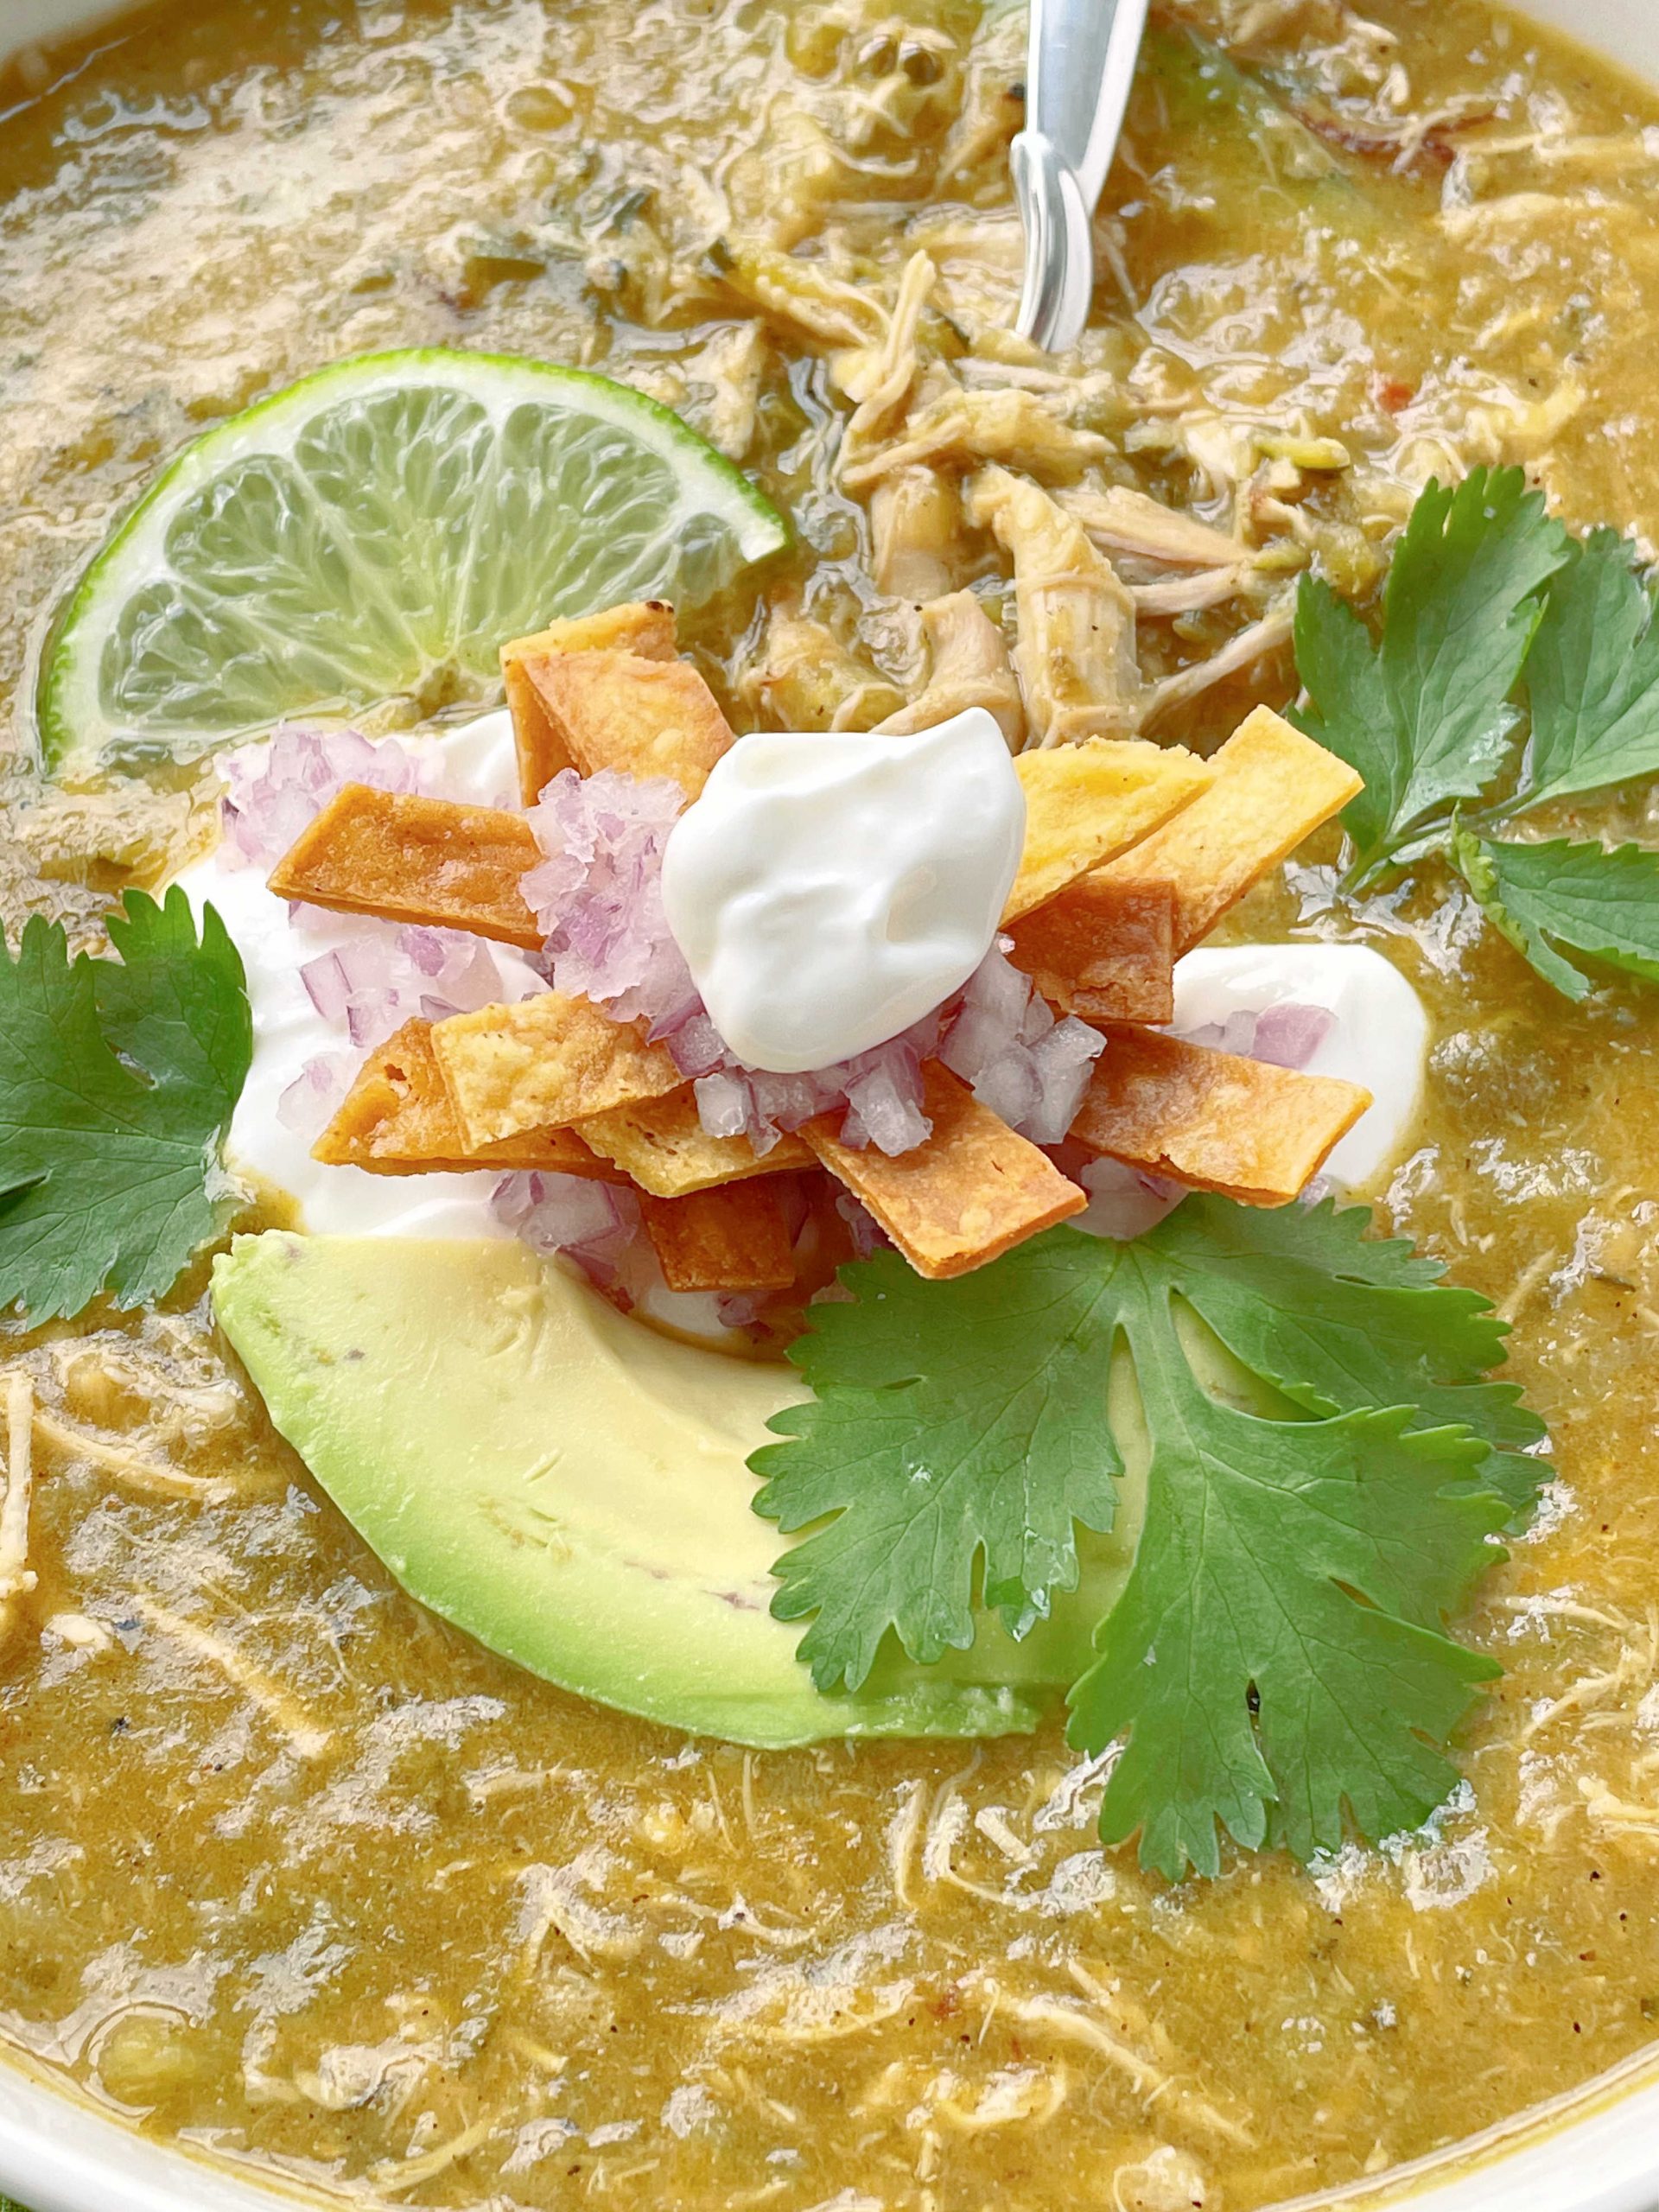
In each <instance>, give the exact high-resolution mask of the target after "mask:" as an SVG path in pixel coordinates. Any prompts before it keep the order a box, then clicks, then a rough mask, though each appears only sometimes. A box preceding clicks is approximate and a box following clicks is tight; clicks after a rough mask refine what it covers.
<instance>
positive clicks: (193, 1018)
mask: <svg viewBox="0 0 1659 2212" xmlns="http://www.w3.org/2000/svg"><path fill="white" fill-rule="evenodd" d="M109 931H110V941H111V944H112V945H113V946H114V948H115V950H116V951H117V952H118V954H119V955H120V957H119V959H118V960H104V959H97V960H94V959H92V958H89V957H88V956H87V955H86V954H85V953H81V954H79V955H78V956H77V957H75V958H74V959H73V960H71V959H70V957H69V950H68V944H67V938H66V936H65V933H64V931H63V928H62V926H61V925H60V924H56V923H48V922H47V921H45V920H44V919H43V918H41V917H40V916H38V915H37V916H35V918H32V919H31V920H30V921H29V922H28V923H27V924H26V925H25V926H24V929H23V932H22V941H21V943H20V944H19V946H18V950H17V954H16V958H15V959H14V958H13V957H12V956H11V953H10V949H9V948H8V947H7V946H6V945H5V944H4V942H3V939H0V1308H4V1307H10V1306H21V1307H22V1311H23V1313H25V1314H26V1315H27V1316H28V1318H29V1319H30V1320H31V1321H45V1320H50V1319H54V1318H56V1317H58V1316H60V1315H68V1314H74V1313H80V1312H81V1311H82V1310H83V1309H84V1308H85V1307H86V1306H88V1305H90V1304H91V1302H92V1300H93V1299H94V1298H96V1297H98V1296H99V1294H102V1293H107V1294H109V1295H110V1296H111V1298H112V1299H113V1300H115V1302H116V1303H117V1304H118V1306H137V1305H142V1304H143V1303H144V1302H145V1301H146V1300H149V1299H153V1298H158V1297H160V1296H161V1295H162V1294H163V1293H164V1292H165V1291H167V1290H169V1289H170V1288H171V1287H172V1286H173V1284H174V1282H175V1281H176V1280H177V1278H178V1277H179V1275H180V1274H181V1273H182V1272H183V1270H184V1268H186V1267H187V1266H188V1263H189V1261H190V1259H191V1257H192V1255H194V1253H195V1252H196V1251H197V1250H198V1249H200V1246H201V1245H203V1244H205V1243H207V1242H208V1241H209V1240H210V1239H211V1238H212V1237H213V1236H216V1235H217V1234H218V1232H219V1229H220V1228H221V1227H222V1225H223V1223H224V1219H225V1216H226V1198H225V1195H224V1194H223V1192H221V1191H220V1190H219V1189H217V1188H216V1187H215V1185H216V1184H217V1183H219V1180H220V1176H219V1146H220V1143H221V1141H222V1139H223V1136H224V1134H225V1131H226V1128H227V1127H228V1125H229V1122H230V1118H231V1114H232V1109H233V1108H234V1107H235V1104H236V1102H237V1099H238V1096H240V1095H241V1090H242V1085H243V1083H244V1081H245V1077H246V1076H247V1072H248V1068H249V1065H250V1063H251V1058H252V1054H253V1026H252V1018H251V1014H250V1012H249V1007H248V998H247V991H246V988H245V981H244V976H243V970H242V962H241V958H240V957H239V955H238V952H237V950H236V947H235V946H234V945H233V944H232V942H231V940H230V938H229V936H228V935H227V933H226V929H225V925H224V924H223V923H222V922H221V921H220V920H219V916H218V915H217V914H216V913H215V912H213V909H212V908H211V907H209V908H207V911H206V912H205V913H204V915H203V918H202V925H201V932H200V938H198V936H197V931H196V925H195V919H194V916H193V914H192V913H191V911H190V906H189V902H188V899H186V898H185V895H184V893H182V892H181V891H179V890H177V889H175V890H173V891H171V892H169V893H168V898H167V902H166V904H165V906H157V905H156V901H155V900H154V899H149V898H146V897H145V896H144V895H143V893H140V892H130V893H128V894H127V899H126V912H125V913H124V914H118V915H114V916H112V917H111V920H110V925H109Z"/></svg>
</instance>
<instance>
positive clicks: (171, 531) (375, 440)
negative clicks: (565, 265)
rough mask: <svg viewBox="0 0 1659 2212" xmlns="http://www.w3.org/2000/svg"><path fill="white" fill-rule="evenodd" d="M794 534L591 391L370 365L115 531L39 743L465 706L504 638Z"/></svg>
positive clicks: (51, 754)
mask: <svg viewBox="0 0 1659 2212" xmlns="http://www.w3.org/2000/svg"><path fill="white" fill-rule="evenodd" d="M788 536H789V532H788V527H787V525H786V524H785V522H784V519H783V518H782V516H780V515H779V513H778V512H777V510H776V509H775V508H774V507H773V506H772V505H771V504H770V503H769V501H767V500H766V499H765V498H764V497H763V496H762V495H761V493H760V492H758V491H757V490H756V489H755V487H754V486H753V485H752V484H751V483H750V482H749V480H747V477H745V476H743V475H742V474H740V472H739V471H738V470H737V469H735V468H734V467H732V465H731V464H730V462H729V461H725V460H723V459H722V458H721V455H720V454H718V453H716V452H715V449H714V448H713V447H712V446H709V445H708V444H706V443H705V442H703V440H702V439H701V438H700V437H698V436H697V435H696V434H695V433H694V432H693V431H691V430H689V429H687V428H686V426H685V425H684V423H682V422H681V421H680V420H679V418H678V416H675V415H671V413H670V412H669V410H667V409H666V408H665V407H659V406H658V404H656V402H655V401H654V400H650V399H646V398H644V397H642V396H641V395H640V394H639V393H638V392H635V391H628V390H627V389H626V386H624V385H617V384H612V383H611V382H610V381H609V380H608V379H607V378H604V377H596V376H590V375H588V374H587V373H585V372H582V371H581V370H576V369H563V368H554V367H550V366H547V365H544V364H543V363H541V362H537V361H530V360H521V359H515V358H512V357H510V356H507V355H505V354H493V353H451V352H446V351H443V350H442V349H438V348H431V349H427V350H423V351H418V352H409V353H370V354H365V355H363V356H361V357H360V358H359V359H355V360H350V361H342V362H340V363H339V364H338V365H336V366H334V367H333V368H328V369H324V370H322V371H321V372H319V373H318V374H317V375H315V376H310V377H307V378H303V379H302V381H301V382H300V383H298V384H296V385H289V388H288V390H287V391H281V392H278V393H277V394H276V396H275V397H273V398H270V399H266V400H262V401H261V402H260V403H259V404H258V405H257V406H255V407H251V408H250V409H248V410H247V411H246V413H245V414H241V415H237V416H232V418H231V419H230V420H229V421H227V422H225V423H220V424H219V426H218V427H217V428H216V429H213V430H210V431H209V432H208V433H207V435H206V436H205V437H203V438H199V439H198V440H197V441H196V442H195V443H194V445H191V446H188V447H187V448H186V449H185V450H184V452H183V453H182V454H180V456H179V458H178V459H177V460H176V461H175V462H174V463H173V465H172V467H170V468H169V469H168V471H167V473H166V474H165V475H164V476H162V479H161V480H160V481H159V482H158V483H156V485H155V486H153V487H152V488H151V489H150V491H149V493H147V494H146V495H145V497H144V498H143V499H142V500H141V501H140V502H139V504H138V505H137V507H136V508H134V509H133V511H132V512H131V513H130V514H129V515H128V517H127V518H126V519H125V521H124V523H123V524H122V525H121V527H120V528H119V529H118V531H117V532H116V534H115V536H114V537H112V538H111V540H110V542H109V543H108V544H107V545H105V548H104V550H102V552H101V553H99V556H98V558H97V559H96V560H95V561H94V562H93V563H92V567H91V568H90V569H88V570H87V572H86V575H85V576H84V577H83V578H82V580H81V582H80V583H79V587H78V588H77V589H76V591H75V593H74V594H73V598H72V599H71V600H70V601H69V603H68V605H67V607H66V608H65V610H64V612H63V613H62V615H61V617H60V620H59V623H58V626H57V629H56V632H55V636H54V641H53V644H52V647H51V649H50V652H49V653H48V658H47V662H46V665H45V670H44V673H43V676H42V679H41V698H40V728H41V750H42V753H43V754H44V756H45V759H46V760H47V763H48V766H51V767H54V768H55V769H57V770H58V771H60V772H65V773H69V774H76V773H85V772H88V771H89V770H92V769H94V768H97V767H98V766H100V765H105V764H110V763H121V764H123V765H127V766H142V765H143V763H144V761H146V760H152V761H153V760H163V759H168V760H181V759H189V758H191V757H193V756H194V755H195V754H198V753H203V752H206V751H207V750H208V749H209V748H210V747H213V746H216V745H221V744H224V743H226V741H230V740H233V739H236V738H240V737H245V736H247V735H250V734H254V733H257V732H259V731H263V730H266V729H269V728H270V726H271V725H272V723H274V722H277V721H281V720H283V717H284V716H286V715H306V714H335V713H358V712H361V711H362V710H363V709H365V708H368V707H372V706H374V705H377V704H378V703H381V702H385V701H389V700H399V699H412V700H414V701H415V702H416V703H417V704H418V705H421V706H424V707H434V706H436V705H439V704H442V703H446V702H448V701H449V700H451V699H454V698H467V697H470V696H482V695H483V694H484V693H486V691H487V690H489V689H490V688H491V687H493V685H494V684H495V683H497V682H498V681H499V664H498V660H497V654H498V652H499V647H500V646H501V645H502V644H503V643H504V642H505V640H506V639H509V638H514V637H521V636H523V635H524V633H525V632H528V631H531V630H537V629H539V628H541V627H542V626H543V625H544V624H545V623H547V622H549V621H550V620H556V618H558V617H560V616H562V615H568V614H582V613H591V612H592V611H594V609H596V608H598V607H609V606H613V605H614V604H616V603H617V602H618V601H622V600H628V599H673V600H677V601H681V602H683V603H695V602H696V601H702V600H705V599H708V598H709V597H710V596H712V595H713V594H715V592H717V591H719V590H721V589H722V588H724V587H725V586H726V585H727V584H728V583H729V582H731V581H732V580H733V578H734V576H736V575H737V574H738V573H739V571H740V570H741V569H743V568H745V567H746V566H747V565H748V564H749V563H752V562H755V561H760V560H762V559H764V558H765V557H766V556H767V555H768V554H771V553H774V552H776V551H777V550H779V548H780V547H781V546H783V545H784V544H785V543H787V541H788Z"/></svg>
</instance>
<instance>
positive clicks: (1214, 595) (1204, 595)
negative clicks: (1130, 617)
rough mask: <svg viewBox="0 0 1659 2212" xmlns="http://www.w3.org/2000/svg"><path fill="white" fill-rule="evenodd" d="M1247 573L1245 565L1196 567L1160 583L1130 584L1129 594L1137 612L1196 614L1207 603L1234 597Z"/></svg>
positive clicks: (1207, 605)
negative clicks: (1216, 567)
mask: <svg viewBox="0 0 1659 2212" xmlns="http://www.w3.org/2000/svg"><path fill="white" fill-rule="evenodd" d="M1248 575H1249V568H1248V567H1247V566H1241V567H1238V568H1232V569H1193V570H1192V573H1191V574H1190V575H1185V576H1171V577H1169V578H1167V579H1166V581H1165V582H1162V583H1155V584H1131V585H1130V586H1129V596H1130V598H1131V599H1132V600H1133V601H1135V613H1137V614H1141V615H1147V614H1154V615H1164V616H1168V615H1173V614H1196V613H1199V612H1200V611H1201V610H1202V609H1203V608H1205V607H1219V606H1220V605H1221V604H1222V602H1223V601H1224V600H1229V599H1236V597H1237V595H1238V594H1239V593H1240V592H1241V591H1242V590H1243V588H1244V580H1245V578H1246V577H1247V576H1248Z"/></svg>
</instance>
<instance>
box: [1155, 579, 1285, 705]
mask: <svg viewBox="0 0 1659 2212" xmlns="http://www.w3.org/2000/svg"><path fill="white" fill-rule="evenodd" d="M1295 620H1296V616H1295V607H1294V594H1290V593H1287V594H1286V595H1285V597H1284V598H1283V599H1281V601H1280V602H1279V604H1278V605H1277V606H1276V607H1269V609H1268V612H1267V613H1265V614H1264V615H1263V616H1262V620H1260V621H1259V622H1252V623H1251V624H1250V626H1249V628H1248V629H1245V630H1241V631H1240V632H1238V634H1237V636H1236V637H1233V638H1230V639H1228V640H1227V643H1226V644H1225V645H1224V646H1223V647H1222V649H1221V651H1220V652H1218V653H1212V654H1211V657H1210V658H1209V659H1208V660H1201V661H1195V662H1194V663H1193V664H1192V667H1191V668H1184V669H1182V670H1180V671H1179V673H1178V674H1176V675H1174V676H1166V677H1165V678H1164V679H1163V681H1162V683H1154V685H1153V687H1152V690H1151V692H1150V693H1149V695H1148V696H1147V705H1146V713H1145V715H1144V720H1145V721H1146V724H1147V727H1148V728H1150V727H1151V725H1152V724H1153V723H1154V722H1155V721H1158V720H1159V719H1160V716H1162V715H1166V714H1167V713H1168V712H1169V710H1170V709H1171V708H1172V707H1179V706H1184V705H1185V703H1186V702H1187V701H1188V700H1189V699H1197V698H1199V697H1201V696H1203V694H1204V693H1205V692H1206V691H1208V690H1211V689H1212V688H1213V687H1214V686H1215V685H1216V684H1217V683H1223V682H1224V681H1225V679H1226V678H1227V677H1230V676H1236V675H1237V674H1238V672H1239V671H1240V670H1241V669H1245V668H1249V667H1251V666H1252V665H1253V664H1255V662H1256V661H1258V660H1260V659H1262V658H1263V656H1264V655H1265V654H1268V653H1272V652H1278V651H1279V650H1280V648H1281V646H1283V645H1288V643H1289V642H1290V633H1291V631H1292V629H1293V627H1294V624H1295Z"/></svg>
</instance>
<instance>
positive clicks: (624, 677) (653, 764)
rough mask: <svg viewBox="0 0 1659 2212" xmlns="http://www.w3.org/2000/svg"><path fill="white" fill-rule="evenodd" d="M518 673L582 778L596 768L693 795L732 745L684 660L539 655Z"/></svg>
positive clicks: (613, 654)
mask: <svg viewBox="0 0 1659 2212" xmlns="http://www.w3.org/2000/svg"><path fill="white" fill-rule="evenodd" d="M524 673H525V675H526V676H527V677H528V678H529V680H530V682H531V685H532V686H533V687H534V689H535V692H536V696H537V700H538V702H540V705H541V708H542V711H543V713H544V714H545V715H546V716H547V719H548V721H549V723H550V726H551V728H552V731H553V734H554V737H555V739H556V741H557V743H558V745H559V746H560V747H562V748H563V753H564V755H565V758H566V759H567V760H569V762H570V763H571V764H572V765H574V766H575V767H577V768H579V769H580V770H581V771H582V774H583V775H584V776H592V775H594V774H596V773H597V772H599V770H600V769H601V768H620V769H621V770H622V771H623V772H624V773H625V774H626V775H630V776H639V777H641V778H644V777H647V776H671V777H672V778H673V779H674V780H675V782H676V783H677V784H678V785H680V786H681V788H682V789H683V791H684V792H685V795H686V797H687V798H696V796H697V794H698V792H699V791H701V790H702V787H703V785H704V783H705V782H706V781H707V780H708V776H709V770H710V769H711V768H712V767H713V766H714V765H715V761H716V760H719V758H720V756H721V753H725V752H726V751H728V748H729V747H730V746H731V744H732V728H731V725H730V723H729V722H728V721H727V719H726V717H725V715H722V714H721V711H720V708H719V706H718V704H717V703H716V702H715V695H714V693H713V692H712V691H711V690H709V686H708V685H707V684H706V683H704V682H703V680H702V677H701V676H699V675H698V673H697V671H696V669H695V668H693V667H692V665H691V664H690V661H689V660H647V659H645V658H644V656H643V655H641V654H639V653H619V652H584V653H570V652H564V653H542V654H532V655H531V658H529V659H528V660H527V661H525V662H524Z"/></svg>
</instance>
